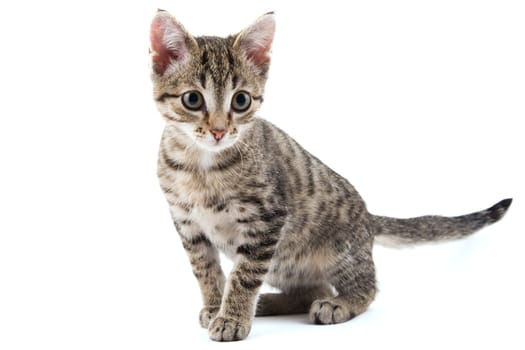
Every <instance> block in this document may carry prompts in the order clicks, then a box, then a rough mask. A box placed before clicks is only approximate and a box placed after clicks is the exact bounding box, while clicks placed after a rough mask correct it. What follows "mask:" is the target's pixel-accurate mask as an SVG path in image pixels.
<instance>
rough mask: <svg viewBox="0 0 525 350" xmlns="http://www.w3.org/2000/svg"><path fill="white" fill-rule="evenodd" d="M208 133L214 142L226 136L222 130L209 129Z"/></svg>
mask: <svg viewBox="0 0 525 350" xmlns="http://www.w3.org/2000/svg"><path fill="white" fill-rule="evenodd" d="M210 132H211V134H212V135H213V138H214V139H215V140H216V141H220V140H221V139H222V138H223V137H224V134H226V130H224V129H211V130H210Z"/></svg>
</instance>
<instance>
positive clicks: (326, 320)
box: [309, 299, 355, 324]
mask: <svg viewBox="0 0 525 350" xmlns="http://www.w3.org/2000/svg"><path fill="white" fill-rule="evenodd" d="M309 316H310V321H312V322H313V323H315V324H335V323H341V322H345V321H348V320H349V319H351V318H353V317H355V314H354V313H352V312H350V311H349V310H348V308H347V307H346V306H345V305H343V304H341V303H337V302H336V301H334V300H329V299H327V300H316V301H314V302H313V304H312V306H311V307H310V315H309Z"/></svg>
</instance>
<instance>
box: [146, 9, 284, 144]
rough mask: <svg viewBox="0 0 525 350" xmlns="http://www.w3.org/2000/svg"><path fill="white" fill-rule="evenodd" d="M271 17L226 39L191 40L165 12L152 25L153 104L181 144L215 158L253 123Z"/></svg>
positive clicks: (270, 36)
mask: <svg viewBox="0 0 525 350" xmlns="http://www.w3.org/2000/svg"><path fill="white" fill-rule="evenodd" d="M274 32H275V21H274V16H273V13H268V14H265V15H263V16H261V17H260V18H259V19H257V20H256V21H255V22H254V23H253V24H252V25H250V26H249V27H247V28H245V29H244V30H242V31H241V32H239V33H238V34H235V35H231V36H228V37H226V38H219V37H209V36H202V37H194V36H192V35H191V34H189V33H188V32H187V31H186V30H185V29H184V27H183V26H182V25H181V24H180V23H179V22H178V21H177V20H176V19H175V18H174V17H173V16H171V15H170V14H169V13H168V12H166V11H160V10H159V11H158V12H157V14H156V16H155V18H154V19H153V22H152V24H151V33H150V41H151V43H150V44H151V47H150V54H151V68H152V74H151V76H152V80H153V89H154V98H155V101H156V103H157V107H158V109H159V111H160V113H161V115H162V116H163V117H164V119H165V120H166V122H167V123H168V125H169V126H170V127H172V128H174V129H175V130H176V131H177V132H178V135H180V140H179V141H180V142H182V143H184V144H185V145H187V146H191V147H193V146H197V147H200V148H203V149H206V150H208V151H212V152H219V151H221V150H223V149H226V148H228V147H230V146H232V145H233V144H234V143H235V142H236V141H237V140H238V139H239V138H240V137H241V136H242V133H243V132H244V131H246V130H247V129H248V128H249V126H250V125H251V124H252V123H253V121H254V118H255V114H256V112H257V110H258V109H259V108H260V106H261V104H262V101H263V92H264V85H265V83H266V78H267V73H268V69H269V65H270V56H269V52H270V48H271V44H272V41H273V36H274Z"/></svg>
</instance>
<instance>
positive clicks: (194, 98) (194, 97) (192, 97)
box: [188, 92, 199, 105]
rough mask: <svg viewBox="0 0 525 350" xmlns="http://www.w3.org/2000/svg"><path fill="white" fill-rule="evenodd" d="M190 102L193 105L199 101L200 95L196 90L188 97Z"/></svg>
mask: <svg viewBox="0 0 525 350" xmlns="http://www.w3.org/2000/svg"><path fill="white" fill-rule="evenodd" d="M188 100H189V101H188V102H189V103H190V104H191V105H196V104H197V103H199V95H197V94H196V93H195V92H192V93H191V94H190V96H189V97H188Z"/></svg>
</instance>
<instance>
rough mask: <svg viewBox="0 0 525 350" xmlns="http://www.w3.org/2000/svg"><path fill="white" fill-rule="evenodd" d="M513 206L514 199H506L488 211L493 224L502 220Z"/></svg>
mask: <svg viewBox="0 0 525 350" xmlns="http://www.w3.org/2000/svg"><path fill="white" fill-rule="evenodd" d="M511 204H512V198H507V199H504V200H502V201H500V202H498V203H496V204H494V205H493V206H492V207H490V208H489V209H488V212H489V215H490V218H491V221H492V222H496V221H498V220H500V219H501V218H502V217H503V216H505V213H506V212H507V210H508V209H509V207H510V205H511Z"/></svg>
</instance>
